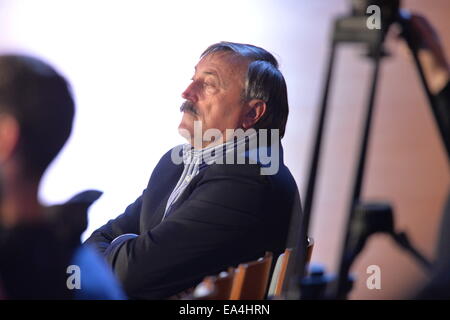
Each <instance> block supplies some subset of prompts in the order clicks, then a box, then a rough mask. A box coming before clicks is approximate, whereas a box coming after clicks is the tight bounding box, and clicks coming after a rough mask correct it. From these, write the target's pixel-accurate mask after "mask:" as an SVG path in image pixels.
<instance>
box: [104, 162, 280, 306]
mask: <svg viewBox="0 0 450 320" xmlns="http://www.w3.org/2000/svg"><path fill="white" fill-rule="evenodd" d="M221 167H222V168H224V167H223V166H221ZM255 167H256V166H255ZM222 168H219V167H215V168H210V169H208V170H211V171H213V170H215V171H216V172H215V174H214V173H211V172H208V174H210V175H209V178H207V177H204V179H203V183H202V184H201V185H198V186H197V187H196V189H195V190H194V191H193V193H192V194H191V196H190V197H189V198H188V199H187V200H186V201H185V202H184V203H183V205H182V206H181V207H179V208H177V209H175V210H174V211H173V212H172V213H171V214H170V215H169V216H168V217H167V218H166V219H165V220H164V221H163V222H161V223H160V224H159V225H158V226H157V227H155V228H153V229H152V230H149V231H148V232H146V233H143V234H141V235H140V236H138V237H136V238H134V239H129V240H127V241H123V242H122V243H120V244H118V245H116V246H112V247H114V248H113V249H112V250H108V251H109V252H108V254H107V257H106V258H107V260H108V262H109V263H110V264H111V266H112V267H113V269H114V271H115V273H116V275H117V276H118V278H119V279H120V280H121V282H122V285H123V287H124V289H125V291H126V292H127V293H128V295H129V296H131V297H133V298H150V299H152V298H153V299H154V298H156V299H158V298H165V297H167V296H170V295H173V294H175V293H177V292H179V291H182V290H184V289H187V288H189V287H191V286H193V285H195V284H196V283H198V282H199V281H200V280H201V279H202V278H203V277H204V276H206V275H208V274H211V273H214V272H220V271H222V270H224V269H226V268H227V267H228V266H230V265H233V264H238V263H239V262H243V261H248V260H252V259H256V258H257V257H258V256H260V255H262V254H263V253H264V248H265V239H266V238H269V237H270V236H269V235H268V234H267V232H266V228H267V226H265V225H264V217H262V215H263V214H264V201H263V200H261V199H268V198H269V197H270V194H269V183H268V182H267V181H268V180H267V178H266V177H261V176H259V174H258V175H257V178H255V175H253V176H252V177H242V176H239V177H238V176H233V174H230V172H227V173H226V174H225V173H223V172H222V173H220V170H223V169H222ZM255 170H258V173H259V168H258V169H257V168H255ZM272 236H273V235H272Z"/></svg>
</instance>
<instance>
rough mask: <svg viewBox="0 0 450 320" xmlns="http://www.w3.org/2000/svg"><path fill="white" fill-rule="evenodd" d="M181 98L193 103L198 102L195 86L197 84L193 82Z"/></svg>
mask: <svg viewBox="0 0 450 320" xmlns="http://www.w3.org/2000/svg"><path fill="white" fill-rule="evenodd" d="M181 96H182V97H183V99H186V100H190V101H192V102H194V103H195V102H197V100H198V98H197V93H196V86H195V82H192V83H191V84H190V85H189V86H188V87H187V88H186V90H184V91H183V93H182V94H181Z"/></svg>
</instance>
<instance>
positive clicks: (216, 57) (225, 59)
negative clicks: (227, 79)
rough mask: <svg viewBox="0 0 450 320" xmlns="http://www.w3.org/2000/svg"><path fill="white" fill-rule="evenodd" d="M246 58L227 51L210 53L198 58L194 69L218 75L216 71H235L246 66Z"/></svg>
mask: <svg viewBox="0 0 450 320" xmlns="http://www.w3.org/2000/svg"><path fill="white" fill-rule="evenodd" d="M247 64H248V62H247V59H245V58H244V57H241V56H238V55H236V54H233V53H232V52H228V51H219V52H213V53H210V54H208V55H206V56H204V57H202V58H201V59H200V61H199V62H198V63H197V65H196V66H195V71H198V70H199V69H202V70H201V71H202V72H204V73H210V74H213V75H218V73H230V72H232V73H235V72H236V71H241V70H242V69H243V68H245V67H247Z"/></svg>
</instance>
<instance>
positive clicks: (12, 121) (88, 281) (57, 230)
mask: <svg viewBox="0 0 450 320" xmlns="http://www.w3.org/2000/svg"><path fill="white" fill-rule="evenodd" d="M74 111H75V106H74V101H73V99H72V95H71V93H70V89H69V85H68V83H67V82H66V80H65V79H64V78H63V77H62V76H61V75H60V74H58V72H57V71H55V70H54V69H53V68H52V67H51V66H50V65H48V64H46V63H45V62H43V61H41V60H39V59H36V58H33V57H29V56H24V55H0V296H1V298H3V299H72V298H79V299H121V298H123V294H122V291H121V289H120V288H119V286H118V285H117V282H116V281H115V279H114V278H113V276H112V274H111V272H110V270H109V269H108V268H107V267H106V265H104V263H103V261H102V260H101V259H100V258H99V257H97V255H96V253H95V252H94V250H92V249H90V248H88V247H82V246H80V235H81V233H82V232H83V231H84V229H85V228H86V223H87V217H86V211H87V209H88V207H89V205H90V204H91V203H92V202H93V201H95V200H96V199H97V198H98V197H99V196H100V193H99V192H96V191H87V192H84V193H81V194H79V195H77V196H75V197H74V198H72V199H71V200H70V201H68V202H67V203H66V204H62V205H55V206H52V207H44V206H43V205H41V204H40V203H39V200H38V190H39V183H40V180H41V177H42V175H43V174H44V172H45V170H46V168H47V167H48V165H49V164H50V162H51V161H52V160H53V159H54V158H55V157H56V155H57V154H58V153H59V151H60V150H61V148H62V147H63V145H64V144H65V142H66V140H67V139H68V137H69V135H70V133H71V130H72V121H73V117H74ZM77 271H78V275H76V272H77ZM78 276H79V278H75V277H78Z"/></svg>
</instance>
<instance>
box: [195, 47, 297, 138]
mask: <svg viewBox="0 0 450 320" xmlns="http://www.w3.org/2000/svg"><path fill="white" fill-rule="evenodd" d="M224 51H229V52H231V53H234V54H236V55H237V56H241V57H244V58H247V59H248V60H250V62H249V65H248V70H247V75H246V79H245V89H244V92H243V99H244V100H245V101H250V100H251V99H261V100H263V101H264V102H265V103H266V106H267V109H266V112H265V114H264V115H263V116H262V117H261V119H259V121H258V122H257V123H256V124H255V126H254V128H255V129H278V130H279V133H280V138H282V137H283V136H284V132H285V128H286V121H287V118H288V114H289V104H288V98H287V88H286V81H285V80H284V77H283V75H282V74H281V72H280V70H279V69H278V61H277V59H275V57H274V56H273V55H272V54H271V53H270V52H268V51H267V50H264V49H263V48H260V47H256V46H253V45H250V44H242V43H234V42H219V43H216V44H213V45H211V46H209V47H208V48H207V49H206V50H205V51H204V52H203V53H202V55H201V56H200V58H203V57H205V56H207V55H210V54H212V53H215V52H224Z"/></svg>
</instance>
